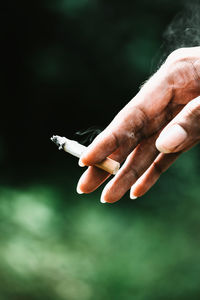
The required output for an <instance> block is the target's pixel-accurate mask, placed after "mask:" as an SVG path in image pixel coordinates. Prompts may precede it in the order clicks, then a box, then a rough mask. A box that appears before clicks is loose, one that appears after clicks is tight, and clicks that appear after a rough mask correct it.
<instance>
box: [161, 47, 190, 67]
mask: <svg viewBox="0 0 200 300" xmlns="http://www.w3.org/2000/svg"><path fill="white" fill-rule="evenodd" d="M187 54H188V48H178V49H176V50H174V51H173V52H172V53H170V54H169V56H168V57H167V59H166V63H174V62H178V61H181V60H184V59H185V58H186V57H187Z"/></svg>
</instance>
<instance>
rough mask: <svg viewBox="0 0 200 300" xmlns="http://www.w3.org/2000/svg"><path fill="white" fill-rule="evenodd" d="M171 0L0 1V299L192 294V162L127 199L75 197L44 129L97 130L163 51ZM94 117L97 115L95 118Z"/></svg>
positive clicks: (190, 158) (173, 7)
mask: <svg viewBox="0 0 200 300" xmlns="http://www.w3.org/2000/svg"><path fill="white" fill-rule="evenodd" d="M183 6H184V2H183V1H174V0H162V1H161V0H160V1H158V0H155V1H147V0H146V1H145V0H140V1H139V0H136V1H130V0H124V1H114V0H110V1H105V0H41V1H34V2H33V1H31V2H29V1H18V2H15V1H9V3H7V4H5V3H4V4H1V11H0V16H1V18H0V22H1V27H0V28H1V29H0V30H1V51H2V55H1V68H0V74H1V119H0V123H1V126H0V166H1V168H0V169H1V172H0V299H3V300H4V299H6V300H7V299H8V300H15V299H19V300H26V299H31V300H36V299H37V300H46V299H48V300H51V299H52V300H90V299H91V300H93V299H96V300H102V299H105V300H110V299H111V300H129V299H135V300H147V299H148V300H151V299H152V300H168V299H170V300H174V299H176V300H178V299H181V300H182V299H187V300H188V299H193V300H195V299H199V298H200V279H199V278H200V276H199V274H200V251H199V248H200V236H199V227H200V217H199V211H200V199H199V198H200V196H199V195H200V185H199V174H200V171H199V169H200V163H199V161H200V159H199V148H198V147H196V148H194V149H193V150H191V151H190V152H188V153H186V154H184V155H183V156H182V157H181V158H180V159H179V160H178V161H177V162H176V163H175V164H174V165H173V167H171V168H170V169H169V170H168V171H167V172H166V173H165V174H164V175H163V176H162V178H161V179H160V181H159V182H158V183H157V184H156V185H155V187H153V188H152V189H151V191H149V192H148V194H147V195H146V196H144V197H142V198H141V199H138V200H137V201H131V200H130V199H129V195H126V196H125V197H124V198H123V199H122V200H121V201H119V202H117V203H115V204H113V205H103V204H101V203H100V202H99V198H100V193H101V188H100V189H99V190H98V191H96V192H94V193H93V194H91V195H77V194H76V184H77V181H78V179H79V176H80V175H81V173H82V169H80V168H79V167H78V165H77V159H76V158H73V157H71V156H69V155H67V154H66V153H63V152H59V151H58V150H57V148H56V147H55V146H54V145H53V144H52V143H51V142H50V140H49V138H50V136H51V135H52V134H60V135H65V136H67V137H69V138H77V137H76V136H75V133H76V131H79V130H85V129H87V128H88V127H91V126H96V127H98V128H105V127H106V126H107V125H108V123H109V122H110V121H111V120H112V118H113V117H114V116H115V114H116V113H117V112H118V111H119V110H120V109H121V108H122V107H123V106H124V105H125V104H126V103H127V102H128V101H129V100H130V99H131V98H132V97H133V96H134V95H135V94H136V93H137V91H138V89H139V87H140V86H141V84H142V83H143V82H144V81H145V80H146V79H147V78H148V77H149V76H150V75H151V74H152V73H153V72H154V71H155V70H156V68H157V66H158V65H159V64H160V62H161V61H162V59H163V57H165V56H166V55H167V53H168V46H167V45H165V42H164V40H163V32H164V31H165V29H166V27H167V25H168V24H169V23H170V22H171V20H172V19H173V18H174V17H175V15H176V14H177V13H178V12H180V11H181V10H182V9H183ZM102 112H103V113H102Z"/></svg>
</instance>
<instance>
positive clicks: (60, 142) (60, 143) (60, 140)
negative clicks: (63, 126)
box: [51, 135, 66, 150]
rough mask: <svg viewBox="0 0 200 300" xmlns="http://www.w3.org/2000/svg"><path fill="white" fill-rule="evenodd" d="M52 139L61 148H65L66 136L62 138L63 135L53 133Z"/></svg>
mask: <svg viewBox="0 0 200 300" xmlns="http://www.w3.org/2000/svg"><path fill="white" fill-rule="evenodd" d="M51 141H52V142H53V143H55V144H56V145H57V146H58V149H59V150H61V149H63V146H64V145H65V143H66V138H64V137H63V138H62V137H60V136H58V135H53V136H52V137H51Z"/></svg>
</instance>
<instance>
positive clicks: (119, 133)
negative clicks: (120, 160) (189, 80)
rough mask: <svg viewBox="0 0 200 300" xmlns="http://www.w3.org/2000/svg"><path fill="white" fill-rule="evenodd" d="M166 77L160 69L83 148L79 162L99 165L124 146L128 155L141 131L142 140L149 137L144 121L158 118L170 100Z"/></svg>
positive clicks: (139, 138)
mask: <svg viewBox="0 0 200 300" xmlns="http://www.w3.org/2000/svg"><path fill="white" fill-rule="evenodd" d="M166 74H167V72H166V69H165V67H164V65H163V67H161V68H160V69H159V70H158V71H157V72H156V73H155V74H154V75H153V76H152V77H151V78H150V79H149V80H148V81H147V82H146V83H145V85H144V86H143V87H142V88H141V90H140V91H139V93H138V94H137V95H136V96H135V97H134V98H133V99H132V100H131V101H130V102H129V103H128V104H127V105H126V106H125V107H124V108H123V109H122V110H121V111H120V112H119V113H118V114H117V116H116V117H115V118H114V119H113V121H112V122H111V123H110V125H109V126H108V127H107V128H106V129H105V130H104V131H103V132H102V133H100V134H99V135H98V136H97V137H96V139H95V140H94V141H93V142H92V144H91V145H90V146H89V147H88V148H87V150H86V151H85V152H84V153H83V155H82V156H81V159H80V161H81V163H82V164H84V165H87V166H91V165H94V164H97V163H99V162H101V161H102V160H104V159H105V158H106V157H107V156H109V155H111V154H112V153H113V152H114V151H116V150H117V148H119V147H120V146H121V145H123V144H124V143H125V142H126V144H127V145H129V146H131V147H130V151H131V150H132V149H133V148H134V147H135V146H136V145H137V144H138V143H139V142H140V141H141V139H142V137H143V136H144V131H145V135H146V136H145V137H148V134H149V135H150V134H152V133H153V132H152V130H151V131H150V130H149V132H148V128H146V127H147V125H148V121H149V120H152V119H153V118H155V117H156V116H157V115H159V114H160V113H161V112H162V111H163V110H164V108H165V107H166V106H167V104H168V103H169V101H170V99H171V97H172V88H171V85H170V82H169V79H168V77H167V76H166ZM162 125H163V124H162ZM158 129H159V128H158Z"/></svg>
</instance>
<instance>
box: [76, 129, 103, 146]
mask: <svg viewBox="0 0 200 300" xmlns="http://www.w3.org/2000/svg"><path fill="white" fill-rule="evenodd" d="M101 131H102V130H101V129H99V128H97V127H95V126H93V127H90V128H88V129H86V130H80V131H77V132H76V135H78V136H79V137H81V138H79V141H80V142H81V144H90V143H91V142H92V141H93V140H94V139H95V137H96V136H97V135H98V134H99V133H101Z"/></svg>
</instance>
